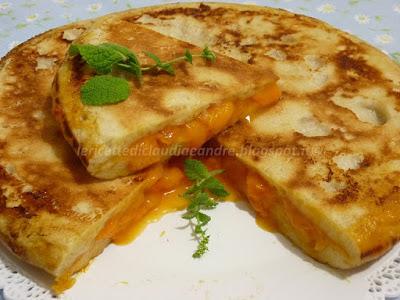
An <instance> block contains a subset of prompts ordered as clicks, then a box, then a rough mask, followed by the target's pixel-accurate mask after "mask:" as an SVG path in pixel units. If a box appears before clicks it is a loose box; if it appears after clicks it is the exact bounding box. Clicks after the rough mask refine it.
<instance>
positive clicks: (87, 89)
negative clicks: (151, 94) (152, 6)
mask: <svg viewBox="0 0 400 300" xmlns="http://www.w3.org/2000/svg"><path fill="white" fill-rule="evenodd" d="M144 53H145V54H146V55H147V56H148V57H150V58H151V59H152V60H153V61H154V65H146V66H142V65H141V63H140V61H139V60H138V58H137V56H136V54H135V53H134V52H133V51H131V50H130V49H128V48H126V47H124V46H121V45H118V44H112V43H103V44H100V45H91V44H72V45H71V47H70V49H69V54H70V55H71V56H77V55H80V57H81V58H82V59H83V60H84V61H85V62H86V63H87V64H88V65H89V66H90V67H91V68H92V69H93V70H95V72H96V73H97V74H100V75H106V74H109V73H111V72H112V71H113V70H114V69H118V70H122V71H125V72H128V73H131V74H133V75H134V76H135V77H136V79H137V80H138V81H139V83H142V77H143V73H144V72H147V71H152V72H161V71H164V72H167V73H168V74H170V75H174V74H175V69H174V67H173V64H175V63H177V62H179V61H187V62H189V63H193V57H202V58H204V59H206V60H209V61H211V62H215V59H216V55H215V53H214V52H212V51H211V50H210V49H208V47H205V48H204V49H203V51H202V52H201V54H192V53H191V52H190V51H189V50H187V49H186V50H185V53H184V54H183V56H181V57H177V58H175V59H172V60H169V61H162V60H161V59H160V58H159V57H158V56H157V55H155V54H154V53H151V52H148V51H145V52H144ZM97 77H98V76H94V77H92V78H91V79H89V80H88V81H86V82H85V83H84V85H83V86H82V87H81V100H82V102H83V103H84V104H85V105H106V104H114V103H118V102H121V101H123V100H126V99H127V98H128V97H129V94H130V93H128V94H127V93H126V90H127V85H129V83H128V81H127V80H126V79H124V78H119V79H120V80H119V81H115V80H114V81H110V83H108V84H104V83H105V81H106V80H108V79H110V78H112V77H114V78H116V77H115V76H112V75H109V76H108V77H103V78H101V79H97ZM122 81H125V82H126V84H124V85H123V84H121V82H122ZM115 82H118V83H119V84H117V85H116V86H115V87H113V86H112V85H113V83H115ZM87 85H89V86H87ZM119 89H123V90H121V91H120V90H119ZM100 93H105V94H106V95H107V96H104V97H102V96H99V95H100ZM122 96H124V98H123V99H122Z"/></svg>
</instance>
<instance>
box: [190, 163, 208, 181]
mask: <svg viewBox="0 0 400 300" xmlns="http://www.w3.org/2000/svg"><path fill="white" fill-rule="evenodd" d="M184 170H185V175H186V177H187V178H189V179H190V180H193V181H196V180H202V179H205V178H207V177H208V176H209V172H208V170H207V167H206V166H205V165H204V164H203V163H202V162H200V161H198V160H196V159H190V158H189V159H186V160H185V162H184Z"/></svg>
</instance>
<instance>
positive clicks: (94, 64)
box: [70, 44, 124, 74]
mask: <svg viewBox="0 0 400 300" xmlns="http://www.w3.org/2000/svg"><path fill="white" fill-rule="evenodd" d="M70 51H72V53H77V52H78V53H79V54H80V55H81V57H82V58H83V59H84V60H85V61H86V63H87V64H88V65H89V66H90V67H91V68H93V69H94V70H95V71H96V72H97V73H99V74H107V73H110V72H111V71H112V68H113V66H114V64H116V63H117V62H120V61H123V60H124V56H122V55H121V54H120V53H119V52H117V51H115V50H112V49H110V48H108V47H101V46H95V45H89V44H84V45H74V47H72V49H71V50H70Z"/></svg>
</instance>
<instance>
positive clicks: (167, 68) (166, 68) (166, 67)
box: [158, 63, 175, 75]
mask: <svg viewBox="0 0 400 300" xmlns="http://www.w3.org/2000/svg"><path fill="white" fill-rule="evenodd" d="M158 67H159V68H160V69H161V70H164V71H165V72H167V73H168V74H170V75H175V69H174V67H173V66H172V64H170V63H162V64H161V65H159V66H158Z"/></svg>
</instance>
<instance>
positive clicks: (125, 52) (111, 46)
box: [100, 43, 140, 66]
mask: <svg viewBox="0 0 400 300" xmlns="http://www.w3.org/2000/svg"><path fill="white" fill-rule="evenodd" d="M100 47H104V48H107V49H111V50H114V51H118V52H119V53H121V54H122V55H124V56H125V58H126V59H128V60H129V61H131V62H132V63H134V64H136V65H138V66H140V63H139V60H138V58H137V56H136V54H135V53H133V52H132V51H131V50H130V49H128V48H126V47H124V46H121V45H118V44H112V43H104V44H101V45H100ZM126 59H125V60H126Z"/></svg>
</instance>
